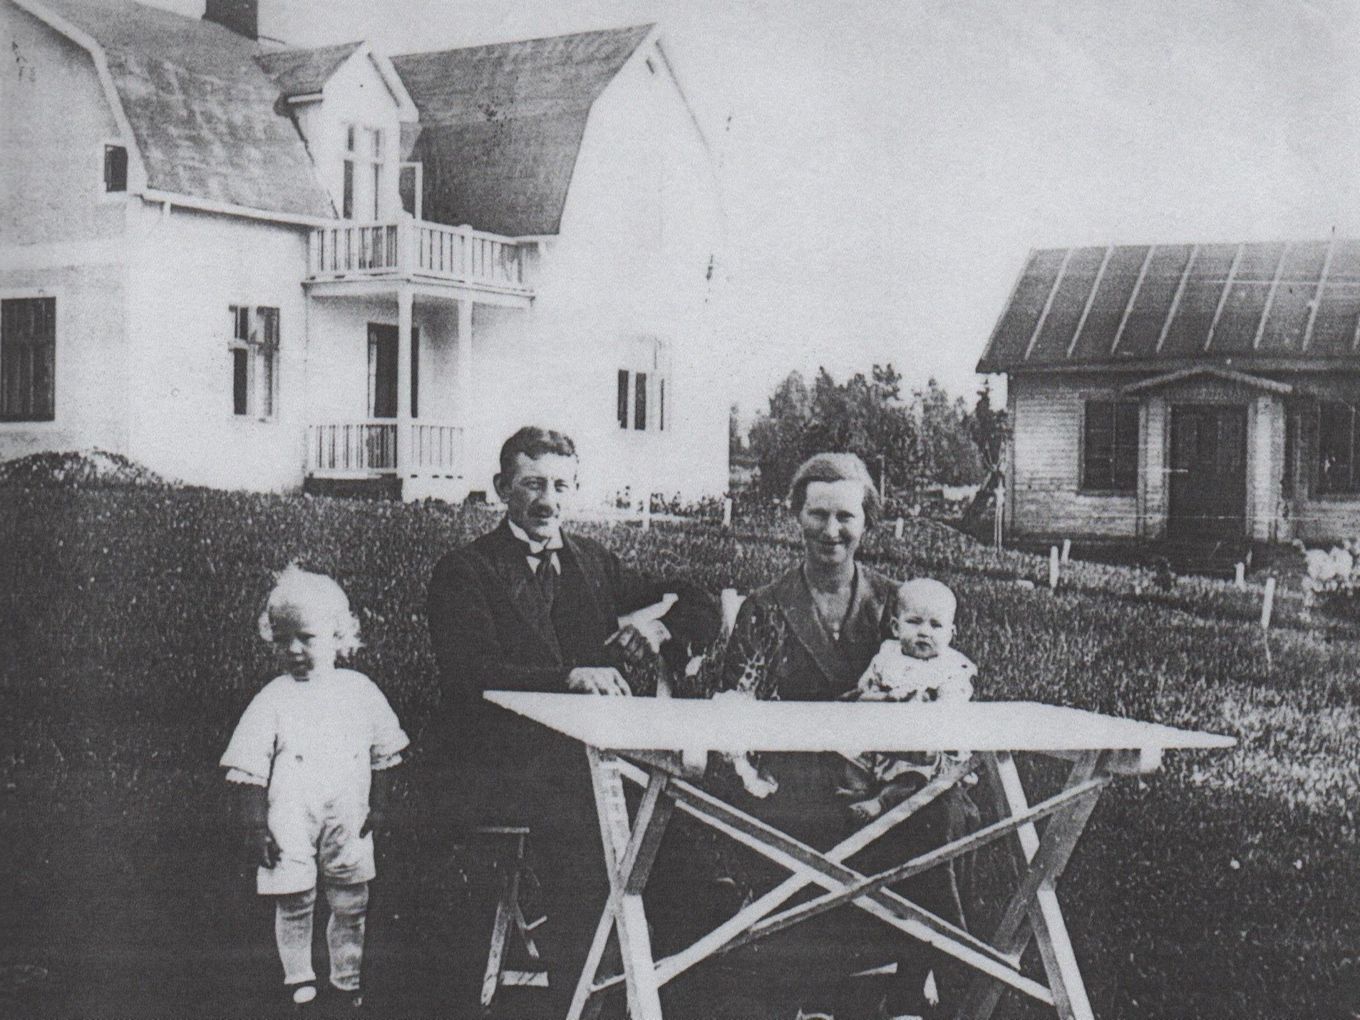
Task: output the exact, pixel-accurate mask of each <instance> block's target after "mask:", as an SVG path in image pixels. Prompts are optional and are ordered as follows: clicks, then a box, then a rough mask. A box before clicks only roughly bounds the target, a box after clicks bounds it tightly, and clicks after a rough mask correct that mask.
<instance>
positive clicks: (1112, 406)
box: [1078, 398, 1140, 496]
mask: <svg viewBox="0 0 1360 1020" xmlns="http://www.w3.org/2000/svg"><path fill="white" fill-rule="evenodd" d="M1139 417H1140V415H1139V405H1138V402H1137V401H1135V400H1116V399H1113V398H1088V399H1087V400H1086V401H1085V402H1084V403H1083V405H1082V417H1081V448H1080V451H1081V454H1080V464H1079V468H1080V482H1079V486H1078V487H1079V491H1081V492H1085V493H1099V494H1106V495H1120V496H1126V495H1136V494H1137V492H1138V468H1139V459H1140V458H1139V449H1138V447H1139V443H1138V433H1139Z"/></svg>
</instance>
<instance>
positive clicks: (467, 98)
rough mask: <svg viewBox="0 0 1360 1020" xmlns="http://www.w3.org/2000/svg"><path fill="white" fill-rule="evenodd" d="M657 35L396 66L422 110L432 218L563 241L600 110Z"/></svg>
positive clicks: (556, 43)
mask: <svg viewBox="0 0 1360 1020" xmlns="http://www.w3.org/2000/svg"><path fill="white" fill-rule="evenodd" d="M651 29H652V26H651V25H638V26H634V27H630V28H621V29H609V30H605V31H599V32H583V33H579V34H577V35H566V36H556V37H553V38H549V39H531V40H526V41H522V42H511V43H500V44H495V45H490V46H473V47H466V48H463V49H456V50H444V51H441V52H437V53H413V54H407V55H405V56H399V57H394V58H393V61H392V62H393V64H395V65H396V68H397V73H398V74H399V75H401V79H402V81H403V83H404V84H405V85H406V88H407V91H409V92H410V94H411V98H412V99H413V100H414V101H415V104H416V107H417V109H418V110H419V111H420V122H421V128H422V129H421V134H420V138H419V141H418V142H417V143H416V145H415V151H414V152H413V153H412V156H411V158H412V159H416V160H419V161H420V162H421V163H423V164H424V181H425V192H424V207H423V212H424V215H425V217H426V218H427V219H433V220H437V221H439V222H442V223H452V224H463V223H467V224H471V225H472V226H474V227H477V228H479V229H482V230H489V231H493V232H495V233H500V234H508V235H511V236H524V235H534V234H555V233H557V231H558V228H559V227H560V225H561V220H562V209H563V206H564V205H565V203H566V197H567V189H568V187H569V186H570V184H571V175H572V171H573V169H574V167H575V165H576V155H577V152H578V151H579V150H580V146H581V138H582V135H583V134H584V131H585V125H586V118H587V116H588V115H589V113H590V108H591V105H592V104H593V103H594V102H595V100H596V99H597V98H598V97H599V95H600V93H601V92H603V91H604V89H605V87H606V86H607V85H608V84H609V82H610V81H611V80H613V78H614V76H615V75H616V74H618V72H619V70H620V69H621V68H622V67H623V65H624V63H625V62H626V61H627V60H628V58H629V57H630V56H632V54H633V52H634V51H635V50H636V49H637V47H638V45H639V44H640V43H641V42H642V40H643V39H645V38H646V36H647V34H648V33H649V32H650V31H651Z"/></svg>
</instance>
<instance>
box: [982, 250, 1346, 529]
mask: <svg viewBox="0 0 1360 1020" xmlns="http://www.w3.org/2000/svg"><path fill="white" fill-rule="evenodd" d="M978 371H979V372H1005V373H1006V374H1007V388H1008V393H1009V403H1010V414H1011V421H1012V423H1013V428H1014V441H1013V442H1012V444H1011V450H1010V465H1009V470H1008V472H1007V479H1008V483H1009V484H1008V486H1007V489H1006V496H1007V502H1006V520H1007V523H1008V526H1009V528H1010V530H1011V532H1012V533H1013V534H1017V535H1030V536H1044V537H1049V536H1053V537H1056V536H1060V535H1070V536H1074V537H1076V536H1095V537H1107V538H1129V539H1157V540H1160V539H1171V540H1176V541H1184V542H1187V543H1191V544H1196V545H1212V544H1223V543H1228V544H1232V543H1240V542H1244V541H1249V540H1256V541H1281V540H1288V539H1294V538H1298V539H1303V540H1305V541H1309V542H1323V541H1327V540H1335V539H1341V538H1354V537H1356V536H1357V535H1360V416H1357V413H1356V411H1357V407H1360V240H1349V239H1344V238H1331V239H1329V240H1320V241H1301V242H1300V241H1295V242H1290V243H1284V242H1275V243H1246V244H1156V245H1146V244H1144V245H1111V246H1106V247H1100V246H1097V247H1088V248H1070V249H1061V248H1059V249H1045V250H1041V251H1034V252H1031V253H1030V256H1029V258H1028V260H1027V262H1026V264H1025V268H1024V270H1023V271H1022V272H1021V274H1020V277H1019V279H1018V280H1017V281H1016V284H1015V290H1014V292H1013V293H1012V295H1011V298H1010V300H1009V302H1008V303H1007V306H1006V308H1005V309H1004V310H1003V311H1002V314H1001V317H1000V318H999V319H998V321H997V324H996V329H995V330H994V331H993V333H992V337H991V340H990V341H989V343H988V345H987V350H986V352H985V353H984V354H983V356H982V360H981V362H980V363H979V364H978Z"/></svg>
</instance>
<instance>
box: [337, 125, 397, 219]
mask: <svg viewBox="0 0 1360 1020" xmlns="http://www.w3.org/2000/svg"><path fill="white" fill-rule="evenodd" d="M385 152H386V148H385V146H384V135H383V132H382V129H380V128H368V127H356V126H355V125H353V124H349V125H346V127H345V168H344V173H345V176H344V182H343V193H342V196H341V201H340V206H341V214H342V215H343V217H344V218H345V219H347V220H352V219H354V218H355V216H356V215H358V216H363V217H366V218H368V219H370V220H378V219H381V218H382V186H383V177H384V175H383V158H384V154H385Z"/></svg>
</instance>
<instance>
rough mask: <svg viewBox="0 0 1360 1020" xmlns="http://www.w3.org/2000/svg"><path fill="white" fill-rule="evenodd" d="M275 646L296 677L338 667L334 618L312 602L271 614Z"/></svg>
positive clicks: (309, 676)
mask: <svg viewBox="0 0 1360 1020" xmlns="http://www.w3.org/2000/svg"><path fill="white" fill-rule="evenodd" d="M269 623H270V626H271V627H272V629H273V631H274V648H275V650H276V651H277V653H278V656H279V660H280V662H281V663H282V664H283V668H284V669H286V670H287V671H288V672H289V674H290V675H291V676H292V677H293V679H294V680H311V679H312V678H313V677H315V676H317V675H318V674H321V673H328V672H330V671H331V670H332V669H334V668H335V659H336V654H337V653H336V647H335V645H336V641H335V620H333V619H332V618H331V616H330V614H329V613H326V612H319V611H318V610H316V609H315V608H313V607H311V606H289V607H287V608H286V609H283V610H281V611H279V612H276V613H274V614H272V615H271V616H270V618H269Z"/></svg>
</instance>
